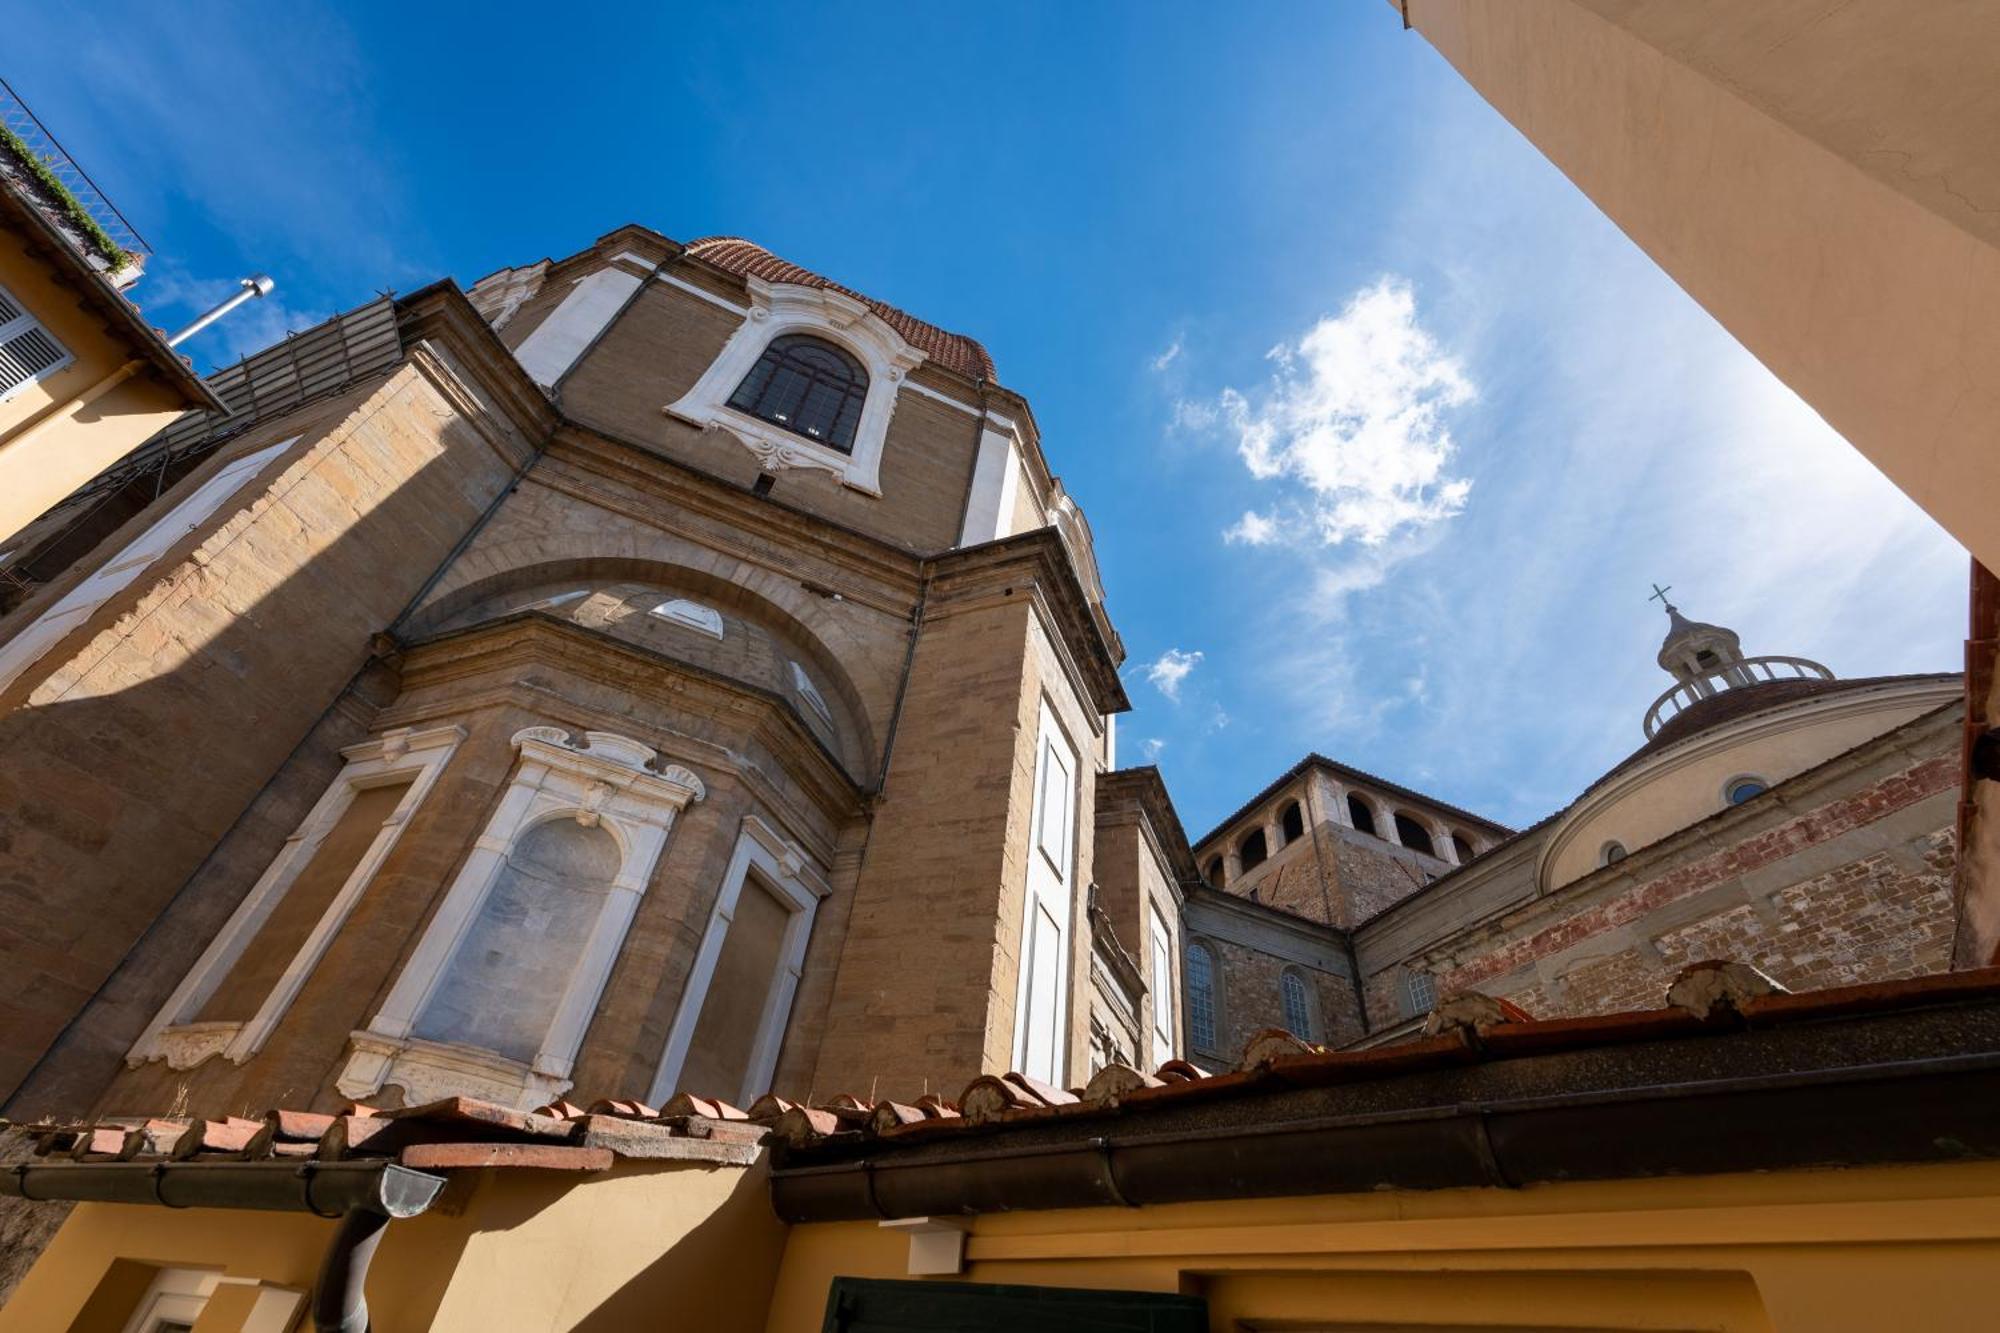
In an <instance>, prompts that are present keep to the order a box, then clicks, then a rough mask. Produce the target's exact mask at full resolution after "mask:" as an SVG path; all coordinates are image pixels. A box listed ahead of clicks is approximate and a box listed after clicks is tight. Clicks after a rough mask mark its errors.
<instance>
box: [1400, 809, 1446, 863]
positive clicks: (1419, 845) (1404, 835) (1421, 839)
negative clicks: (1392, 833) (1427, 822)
mask: <svg viewBox="0 0 2000 1333" xmlns="http://www.w3.org/2000/svg"><path fill="white" fill-rule="evenodd" d="M1396 840H1397V841H1398V842H1400V843H1402V844H1403V845H1404V846H1405V847H1407V848H1409V849H1410V850H1411V851H1413V852H1422V853H1423V854H1424V855H1425V856H1436V855H1437V848H1436V847H1435V846H1433V845H1432V843H1431V835H1430V833H1429V831H1427V830H1426V829H1425V828H1424V826H1423V825H1422V824H1419V823H1418V822H1417V821H1416V820H1414V819H1412V818H1410V817H1409V816H1408V815H1406V814H1404V813H1403V812H1402V811H1400V810H1399V811H1397V812H1396Z"/></svg>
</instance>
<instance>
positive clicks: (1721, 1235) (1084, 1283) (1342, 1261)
mask: <svg viewBox="0 0 2000 1333" xmlns="http://www.w3.org/2000/svg"><path fill="white" fill-rule="evenodd" d="M1996 1199H2000V1169H1996V1168H1995V1167H1994V1166H1992V1165H1991V1164H1986V1163H1981V1164H1976V1165H1969V1166H1962V1167H1961V1166H1951V1167H1918V1168H1885V1169H1876V1170H1865V1171H1859V1170H1857V1171H1829V1172H1788V1173H1782V1174H1776V1175H1747V1176H1710V1177H1705V1178H1703V1179H1700V1180H1655V1181H1631V1182H1617V1183H1608V1184H1558V1185H1541V1186H1536V1187H1535V1188H1533V1189H1529V1190H1436V1191H1427V1192H1419V1191H1381V1192H1378V1193H1375V1194H1370V1195H1341V1196H1328V1197H1320V1198H1299V1199H1273V1200H1228V1201H1220V1202H1214V1203H1194V1204H1175V1205H1170V1206H1163V1207H1148V1208H1139V1209H1125V1208H1115V1209H1114V1208H1104V1209H1091V1210H1061V1211H1052V1212H1021V1213H991V1214H984V1215H981V1216H978V1217H973V1218H968V1219H966V1224H967V1226H968V1229H969V1235H968V1236H967V1238H966V1257H967V1264H966V1267H965V1271H964V1272H963V1274H961V1275H960V1278H959V1279H952V1278H944V1279H931V1280H933V1281H952V1280H964V1281H968V1282H998V1283H1023V1284H1032V1285H1046V1286H1054V1287H1096V1288H1114V1289H1122V1290H1131V1291H1160V1292H1182V1293H1188V1294H1194V1295H1200V1296H1203V1297H1205V1298H1206V1299H1207V1301H1208V1302H1209V1320H1210V1324H1211V1326H1212V1327H1215V1328H1244V1327H1257V1328H1267V1327H1268V1328H1294V1327H1296V1328H1317V1327H1323V1326H1324V1325H1325V1321H1326V1319H1327V1317H1328V1313H1329V1312H1331V1311H1338V1312H1339V1320H1340V1322H1341V1323H1343V1324H1351V1325H1352V1326H1354V1327H1357V1328H1360V1327H1366V1328H1404V1327H1412V1328H1416V1327H1421V1328H1448V1329H1452V1330H1464V1331H1465V1333H1474V1331H1475V1330H1480V1329H1492V1330H1493V1331H1494V1333H1513V1330H1519V1329H1522V1328H1576V1329H1592V1330H1611V1329H1635V1330H1636V1329H1655V1330H1657V1329H1695V1328H1700V1329H1714V1330H1726V1331H1727V1333H1876V1330H1879V1329H1884V1328H1963V1327H1970V1326H1974V1325H1976V1324H1977V1322H1978V1320H1979V1319H1980V1317H1981V1314H1980V1312H1982V1311H1983V1310H1985V1309H1986V1307H1987V1305H1988V1304H1989V1302H1988V1300H1987V1296H1986V1294H1985V1291H1984V1288H1983V1285H1982V1281H1981V1275H1982V1274H1983V1272H1984V1271H1985V1270H1986V1269H1987V1268H1990V1267H1991V1265H1992V1264H1993V1263H1994V1262H1996V1261H2000V1225H1996V1224H1995V1221H1994V1217H1995V1215H1996V1214H1995V1210H1994V1204H1995V1202H1996ZM907 1250H908V1243H907V1241H906V1240H905V1239H904V1238H903V1237H902V1236H901V1235H899V1234H897V1233H895V1232H891V1231H884V1230H883V1229H882V1228H880V1227H878V1226H876V1224H875V1223H873V1222H835V1223H817V1224H808V1225H800V1226H794V1227H793V1228H792V1230H791V1234H790V1236H789V1237H788V1238H787V1240H786V1243H785V1255H784V1263H783V1267H782V1269H781V1270H780V1274H779V1282H778V1287H777V1290H776V1293H775V1295H774V1298H773V1300H772V1303H771V1312H770V1319H769V1322H768V1323H767V1325H766V1327H767V1329H768V1330H769V1333H793V1331H794V1330H798V1329H811V1328H815V1327H818V1321H819V1320H820V1319H821V1318H822V1317H823V1315H824V1311H825V1308H826V1300H827V1292H828V1289H829V1287H830V1285H831V1283H832V1280H833V1279H834V1278H835V1277H836V1276H856V1277H879V1278H901V1277H903V1276H904V1264H905V1261H906V1257H907Z"/></svg>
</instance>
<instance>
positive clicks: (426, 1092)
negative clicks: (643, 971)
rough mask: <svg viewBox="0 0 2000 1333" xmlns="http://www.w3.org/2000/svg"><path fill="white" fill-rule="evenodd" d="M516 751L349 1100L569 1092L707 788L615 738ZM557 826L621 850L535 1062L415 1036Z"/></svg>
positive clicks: (365, 1048)
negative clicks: (542, 837)
mask: <svg viewBox="0 0 2000 1333" xmlns="http://www.w3.org/2000/svg"><path fill="white" fill-rule="evenodd" d="M513 742H514V747H515V749H517V750H518V751H519V752H520V757H519V760H518V762H517V763H516V764H515V767H514V773H513V776H512V778H511V779H510V780H509V782H508V785H507V788H506V790H505V791H504V792H503V793H502V794H501V797H500V801H499V804H498V806H497V807H496V808H495V809H494V812H493V815H492V817H491V818H490V819H488V820H487V823H486V827H485V829H484V830H482V831H481V833H480V835H479V837H478V839H477V840H476V841H475V842H474V843H473V849H472V853H471V855H470V856H468V857H467V858H466V861H465V864H464V866H463V867H462V868H461V869H460V870H459V872H458V876H457V878H456V879H454V880H453V881H452V886H451V888H450V889H449V890H448V891H447V892H446V894H445V898H444V902H443V903H442V904H441V905H440V906H439V907H438V910H437V914H436V916H434V917H433V918H432V920H431V923H430V925H429V927H428V928H426V930H425V931H424V935H423V938H422V939H421V940H419V941H418V943H417V947H416V949H415V951H414V952H413V953H412V954H411V955H410V959H409V961H408V962H407V963H406V964H404V966H403V970H402V972H401V973H400V974H399V975H398V976H397V978H396V983H395V985H394V986H393V987H391V989H390V991H389V995H388V998H387V999H385V1000H384V1001H383V1002H382V1007H381V1009H380V1010H378V1011H377V1012H376V1014H375V1016H374V1017H373V1018H372V1019H370V1020H369V1022H368V1026H367V1027H366V1028H363V1029H361V1030H359V1031H356V1032H354V1033H352V1034H350V1036H349V1048H350V1051H351V1054H350V1055H349V1057H348V1061H347V1065H346V1067H345V1069H344V1070H343V1071H342V1073H341V1076H340V1078H339V1079H338V1080H337V1082H336V1084H335V1086H336V1087H338V1088H339V1090H340V1092H341V1094H342V1095H343V1096H347V1097H355V1098H361V1097H367V1096H370V1095H372V1094H373V1093H375V1092H377V1091H378V1090H379V1089H381V1088H382V1087H383V1086H384V1085H385V1084H388V1083H395V1084H397V1085H399V1086H400V1087H402V1089H403V1091H404V1093H405V1095H406V1096H407V1097H408V1099H409V1101H410V1103H411V1104H413V1105H414V1104H418V1103H421V1102H424V1101H432V1100H435V1099H437V1098H439V1097H447V1096H453V1095H464V1096H474V1097H484V1098H487V1099H489V1100H493V1101H498V1102H503V1103H506V1104H509V1105H515V1106H521V1107H532V1106H539V1105H541V1104H543V1103H544V1102H547V1101H551V1100H553V1099H554V1098H556V1097H559V1096H561V1095H562V1094H563V1093H564V1092H567V1091H568V1090H569V1088H570V1087H571V1082H570V1077H569V1076H570V1072H571V1070H572V1069H573V1068H574V1067H575V1064H576V1054H577V1050H578V1048H579V1047H580V1046H581V1045H582V1044H583V1037H584V1032H585V1030H586V1029H587V1028H588V1026H589V1024H590V1020H591V1017H592V1015H593V1014H594V1013H595V1012H596V1010H597V1004H598V1001H599V1000H600V999H601V998H602V997H603V994H604V988H605V985H606V984H607V983H608V982H609V981H610V979H611V969H612V965H613V964H614V963H615V962H616V961H617V958H618V954H619V951H620V949H621V948H622V947H623V945H624V941H625V935H626V932H627V931H628V930H629V929H630V928H631V924H632V919H633V917H634V915H635V914H636V913H637V912H638V908H639V899H640V898H641V897H642V896H643V895H644V893H645V891H646V884H647V881H648V880H650V879H651V878H652V874H653V869H654V867H655V866H656V865H657V864H658V863H659V858H660V853H661V852H662V850H663V849H664V848H665V847H666V843H667V836H668V834H669V833H670V832H671V831H672V829H673V825H674V821H675V819H676V818H677V817H678V816H679V814H680V812H681V811H682V810H684V809H686V808H687V807H688V806H689V805H691V804H693V803H694V802H696V801H699V800H701V799H702V797H703V796H704V795H705V794H706V790H705V788H704V787H703V786H702V782H701V779H700V778H698V777H696V776H695V775H694V774H693V773H692V772H690V771H688V770H687V769H685V768H682V767H681V766H679V765H678V764H667V765H663V766H657V767H656V761H657V760H658V758H659V755H658V754H657V752H655V751H654V750H653V749H652V748H651V747H650V746H648V745H645V744H643V743H641V742H639V741H636V740H633V739H632V738H631V737H629V736H620V735H618V734H616V733H614V732H607V731H586V732H584V733H583V738H582V739H581V740H577V739H573V738H572V737H571V735H570V734H569V732H567V731H565V730H564V729H563V728H561V727H524V728H522V729H521V730H520V731H517V732H515V733H514V737H513ZM555 819H574V820H576V822H577V823H579V824H582V825H583V826H584V827H586V828H592V827H602V828H603V829H604V830H605V831H606V832H608V833H609V834H611V836H612V838H613V839H614V840H615V841H616V842H617V844H618V851H619V866H618V873H617V874H616V875H615V876H614V877H613V879H612V882H611V886H610V889H609V891H608V892H607V893H606V894H605V899H604V903H603V906H602V907H601V908H600V910H599V912H598V916H597V920H596V921H595V922H594V923H592V926H591V929H590V934H589V936H588V937H587V938H586V940H585V942H584V947H583V949H582V951H581V952H580V953H579V955H578V957H577V960H576V962H575V964H574V966H573V967H572V968H571V970H570V975H569V980H568V982H567V983H566V984H565V986H564V987H563V995H562V999H561V1001H560V1002H559V1003H558V1005H557V1007H556V1012H555V1017H554V1018H553V1019H552V1020H551V1022H550V1024H549V1030H548V1031H547V1032H546V1033H545V1034H544V1035H543V1037H542V1044H541V1047H540V1049H539V1050H538V1051H537V1053H536V1055H535V1058H534V1059H533V1060H532V1061H530V1062H526V1063H524V1062H522V1061H519V1060H515V1059H512V1058H510V1057H508V1056H504V1055H501V1054H500V1053H499V1052H497V1051H492V1050H488V1049H485V1048H483V1047H477V1046H472V1045H469V1044H465V1043H460V1042H445V1041H433V1040H429V1039H427V1038H421V1037H415V1036H412V1035H411V1033H412V1031H413V1029H414V1028H415V1027H416V1024H417V1020H418V1019H419V1017H420V1016H421V1015H422V1014H423V1012H424V1008H425V1006H426V1005H427V1004H428V1003H429V1002H430V1000H431V997H432V996H433V995H434V994H435V993H436V990H437V987H438V984H439V982H440V981H441V980H442V979H443V977H444V974H445V970H446V969H447V968H448V967H449V966H450V965H451V962H452V959H453V957H454V956H455V955H456V954H457V952H458V948H459V945H460V944H461V943H462V942H463V941H464V939H465V936H466V933H467V932H468V931H469V930H471V928H472V925H473V923H474V922H475V921H476V920H477V919H478V916H479V913H480V910H481V909H482V908H483V907H484V906H485V904H486V899H487V896H488V895H489V894H490V893H491V892H492V889H493V885H494V883H495V882H496V881H497V879H498V878H499V875H500V871H501V869H502V868H503V867H504V866H505V865H506V863H507V856H508V853H510V852H511V851H512V850H513V849H514V848H515V846H516V845H518V843H519V842H520V840H521V838H522V836H523V835H525V834H526V833H527V832H528V831H529V830H530V829H532V828H534V827H536V826H537V825H540V824H543V823H547V822H548V821H550V820H555Z"/></svg>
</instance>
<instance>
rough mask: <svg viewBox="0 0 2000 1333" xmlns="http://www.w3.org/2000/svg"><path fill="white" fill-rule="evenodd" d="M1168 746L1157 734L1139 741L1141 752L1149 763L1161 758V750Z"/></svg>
mask: <svg viewBox="0 0 2000 1333" xmlns="http://www.w3.org/2000/svg"><path fill="white" fill-rule="evenodd" d="M1166 748H1167V743H1166V742H1165V741H1163V740H1161V739H1160V738H1159V737H1157V736H1153V737H1149V738H1147V739H1146V740H1143V741H1140V742H1139V753H1140V754H1143V755H1145V756H1146V762H1147V763H1149V764H1151V763H1157V762H1158V761H1159V758H1160V751H1162V750H1164V749H1166Z"/></svg>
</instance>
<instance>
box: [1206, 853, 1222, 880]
mask: <svg viewBox="0 0 2000 1333" xmlns="http://www.w3.org/2000/svg"><path fill="white" fill-rule="evenodd" d="M1208 882H1209V883H1210V884H1214V885H1216V886H1218V887H1220V885H1221V884H1222V858H1221V857H1219V856H1211V857H1209V858H1208Z"/></svg>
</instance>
